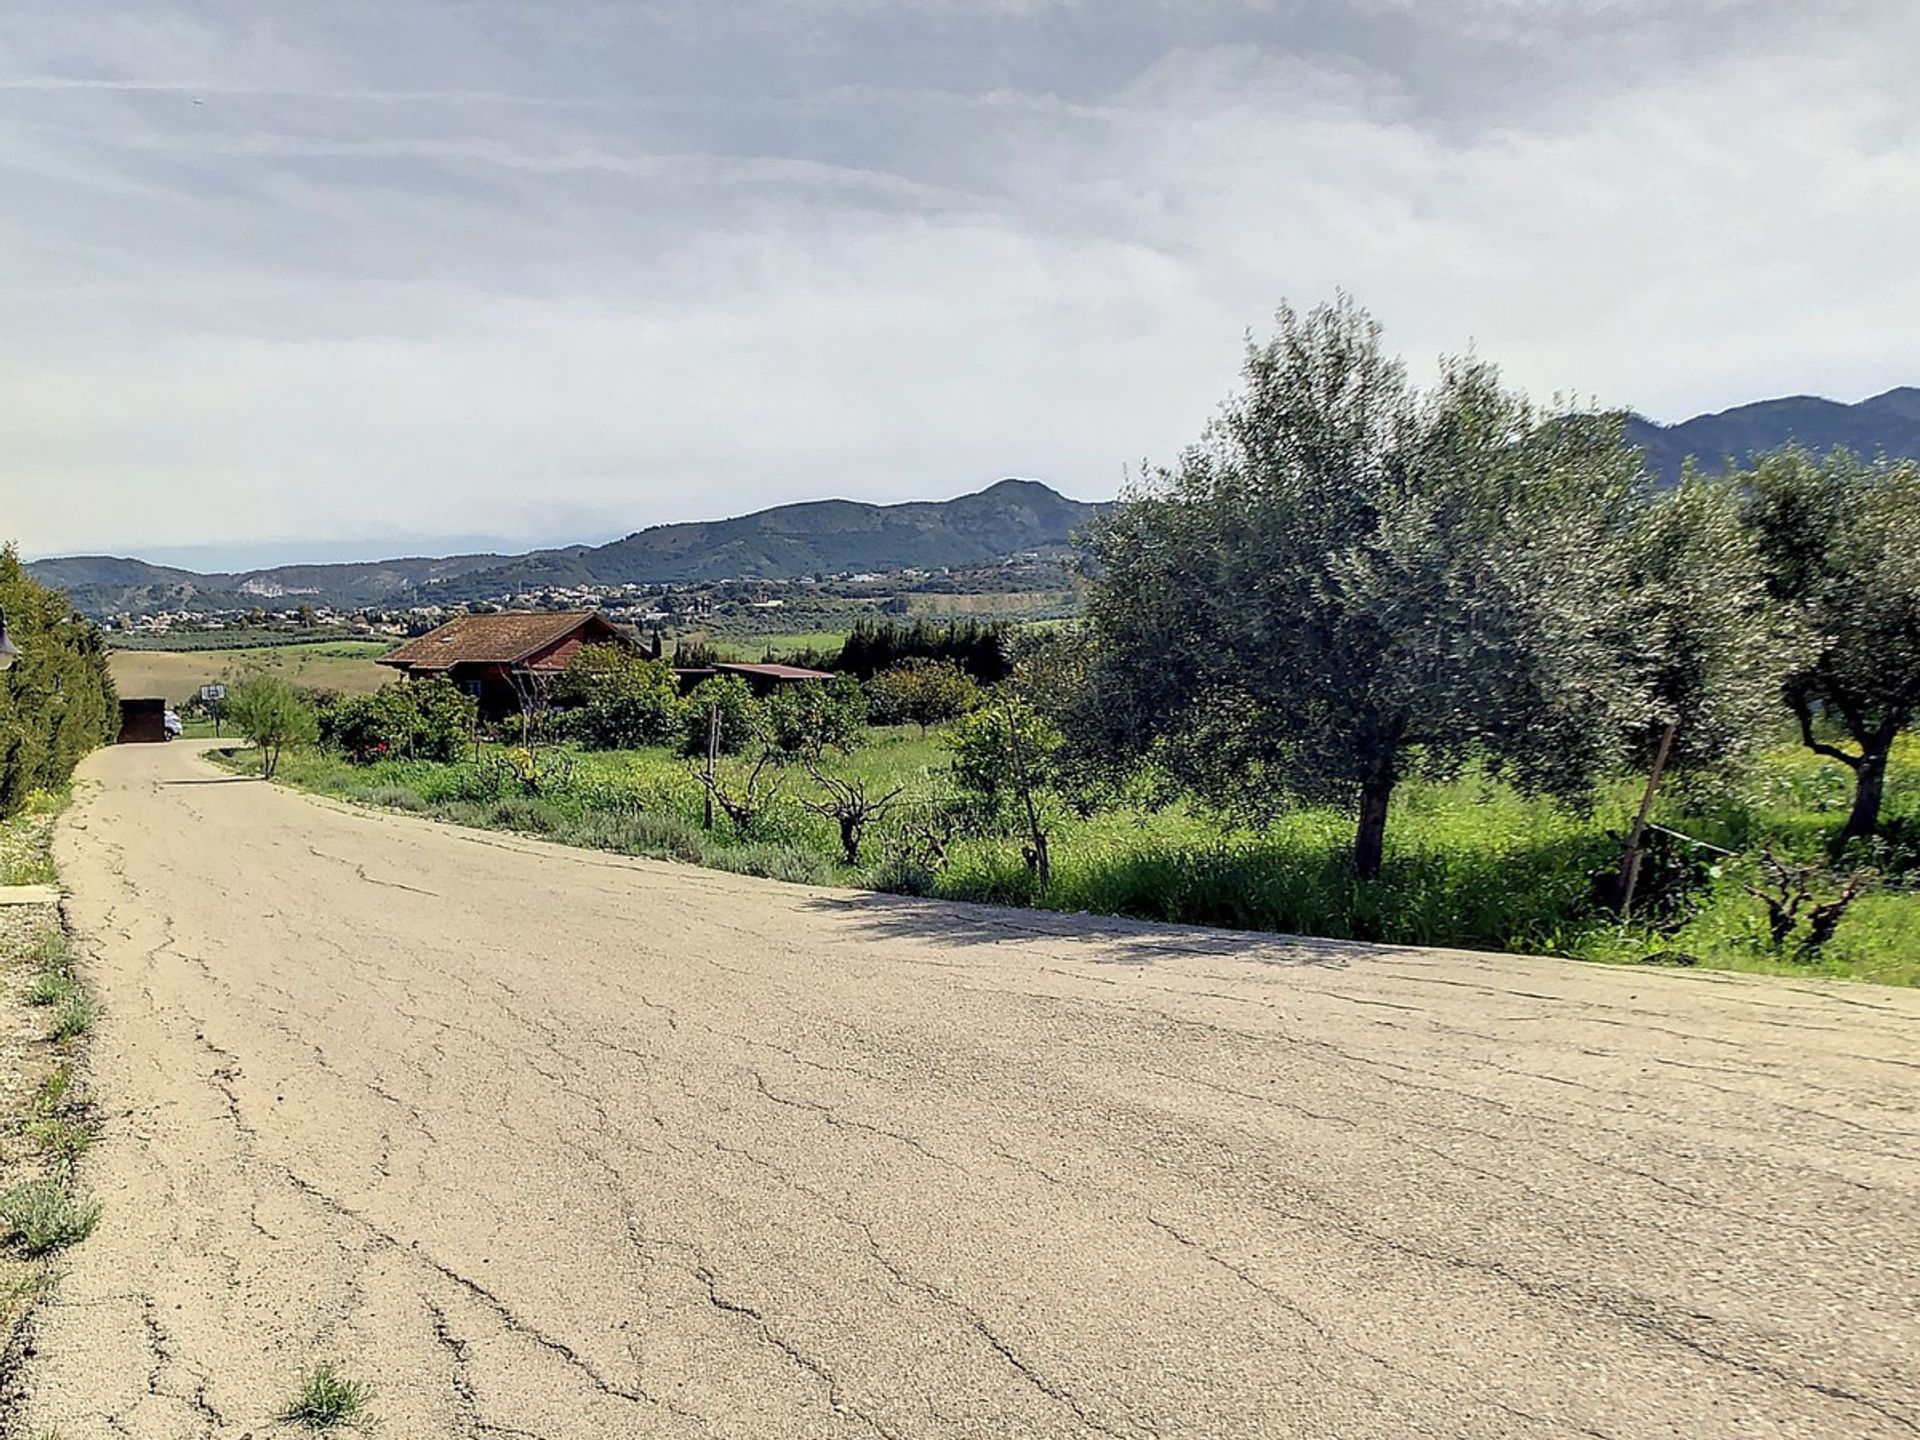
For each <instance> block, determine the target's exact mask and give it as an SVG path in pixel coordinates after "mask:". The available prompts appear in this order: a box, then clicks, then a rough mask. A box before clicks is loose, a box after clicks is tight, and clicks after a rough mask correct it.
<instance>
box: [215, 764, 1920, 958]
mask: <svg viewBox="0 0 1920 1440" xmlns="http://www.w3.org/2000/svg"><path fill="white" fill-rule="evenodd" d="M558 759H559V762H560V763H559V764H558V765H557V766H555V767H554V768H553V769H552V772H551V773H552V775H553V776H554V780H553V783H552V784H551V786H550V787H549V789H548V791H547V793H543V794H538V795H529V794H523V793H507V792H505V791H503V790H502V789H501V787H500V786H499V785H498V783H497V779H498V769H497V768H496V769H495V770H493V771H491V772H490V771H489V770H488V768H487V767H486V766H476V765H472V764H454V765H435V764H421V763H409V762H397V761H394V762H383V763H381V764H377V765H371V766H355V765H351V764H349V763H347V762H346V761H344V760H342V759H340V758H338V757H335V756H331V755H328V754H325V753H321V752H318V751H308V752H305V753H302V754H299V755H294V756H290V757H288V758H287V759H286V760H285V761H284V762H283V765H282V769H281V778H282V779H283V780H284V781H286V782H287V783H289V784H292V785H296V786H299V787H301V788H304V789H308V790H313V791H317V792H319V793H323V794H328V795H333V796H336V797H338V798H341V799H345V800H348V801H352V802H356V803H359V804H365V805H371V806H377V807H382V808H388V809H395V810H404V811H409V812H412V813H417V814H424V815H429V816H432V817H434V818H438V819H442V820H448V821H452V822H454V823H457V824H462V825H470V826H477V827H481V828H488V829H502V830H512V831H518V832H521V833H528V834H535V835H540V836H544V837H547V838H549V839H552V840H556V841H559V842H561V843H564V844H572V845H581V846H586V847H589V848H593V849H600V850H609V851H614V852H617V853H621V854H627V855H640V856H653V857H658V858H664V859H672V860H680V861H686V862H691V863H695V864H701V865H707V866H712V867H715V868H719V869H726V870H734V871H739V872H743V873H747V874H754V875H762V876H766V877H769V878H772V879H778V880H789V881H798V882H802V883H809V884H842V885H853V886H866V887H869V888H874V889H885V890H904V891H910V892H912V893H917V894H927V895H932V896H936V897H939V898H946V899H959V900H981V901H990V902H995V903H1001V904H1011V905H1027V906H1044V907H1046V908H1050V909H1055V910H1063V911H1087V912H1091V913H1095V914H1110V915H1126V916H1132V917H1136V918H1140V919H1147V920H1168V921H1178V922H1188V923H1194V924H1207V925H1222V926H1227V927H1231V928H1239V929H1253V930H1272V931H1279V932H1283V933H1293V934H1308V935H1323V936H1330V937H1335V938H1353V939H1363V940H1381V941H1388V942H1392V943H1400V944H1415V945H1448V946H1461V947H1466V948H1477V949H1489V950H1522V951H1534V952H1543V953H1550V954H1560V955H1570V956H1575V957H1578V958H1582V959H1587V960H1595V961H1602V962H1611V963H1642V962H1645V961H1647V960H1648V959H1649V957H1668V958H1670V959H1674V960H1677V961H1678V962H1679V963H1685V964H1698V965H1701V966H1705V967H1710V968H1717V969H1733V970H1747V971H1757V972H1769V973H1785V974H1799V975H1806V974H1819V975H1829V976H1845V977H1852V978H1856V979H1865V980H1872V981H1877V982H1880V983H1884V984H1896V985H1911V984H1916V983H1920V894H1916V893H1915V892H1914V891H1913V890H1912V889H1911V888H1909V886H1908V884H1907V883H1906V882H1905V881H1904V880H1902V879H1901V878H1899V870H1900V869H1901V868H1902V867H1900V866H1894V867H1890V868H1889V872H1888V875H1887V876H1886V877H1883V878H1882V879H1881V880H1880V881H1878V882H1876V885H1875V887H1874V888H1873V890H1872V892H1871V893H1869V894H1867V895H1865V896H1864V897H1863V898H1861V899H1860V900H1858V901H1857V902H1856V903H1855V904H1854V906H1853V908H1852V909H1851V910H1850V911H1849V912H1848V914H1847V916H1846V918H1845V920H1844V921H1843V922H1842V923H1841V925H1840V927H1839V930H1838V932H1837V933H1836V934H1835V936H1834V938H1833V940H1832V941H1831V942H1829V943H1828V944H1827V945H1826V946H1825V947H1823V948H1822V949H1821V950H1820V951H1819V952H1818V954H1817V955H1816V956H1812V957H1806V956H1796V955H1794V954H1793V953H1791V952H1782V951H1779V950H1777V949H1775V948H1774V947H1772V946H1771V945H1770V944H1769V943H1768V939H1767V933H1766V926H1765V923H1764V921H1765V916H1764V912H1763V910H1762V908H1761V906H1760V905H1759V903H1758V902H1757V901H1756V900H1755V899H1754V898H1753V897H1752V896H1751V895H1749V894H1748V893H1747V891H1746V889H1745V884H1746V883H1747V882H1748V881H1749V880H1751V879H1753V878H1754V876H1753V872H1752V863H1751V861H1750V860H1740V859H1732V860H1727V861H1725V862H1724V863H1723V864H1721V865H1720V866H1719V867H1718V869H1719V871H1720V873H1719V874H1717V875H1715V876H1712V877H1709V878H1708V879H1707V880H1706V881H1705V883H1703V884H1702V885H1701V886H1700V887H1698V888H1697V889H1696V890H1695V891H1694V893H1693V895H1692V897H1691V899H1690V901H1689V902H1688V905H1687V907H1686V909H1685V910H1683V911H1682V912H1681V913H1679V914H1677V915H1676V916H1675V917H1673V920H1672V921H1671V922H1670V923H1667V924H1665V925H1663V926H1662V927H1660V928H1658V929H1655V928H1652V927H1647V926H1628V927H1623V926H1621V925H1620V924H1619V923H1618V922H1617V921H1614V920H1612V919H1610V918H1609V917H1607V916H1606V915H1604V914H1602V913H1599V912H1597V911H1596V910H1595V909H1594V908H1593V907H1591V906H1590V905H1588V904H1587V903H1586V901H1587V895H1588V891H1589V885H1590V877H1591V876H1592V875H1593V873H1594V872H1596V871H1601V870H1605V869H1607V868H1608V867H1610V866H1611V865H1612V864H1613V863H1614V862H1615V861H1616V859H1617V857H1618V854H1619V847H1620V841H1619V838H1618V836H1619V834H1620V832H1622V831H1623V830H1624V829H1625V828H1626V825H1627V822H1628V819H1629V817H1630V815H1631V813H1632V809H1633V806H1634V804H1635V802H1636V800H1637V798H1638V794H1637V790H1636V788H1635V786H1634V785H1633V783H1632V782H1630V781H1623V782H1621V784H1620V785H1619V786H1617V787H1615V788H1614V789H1613V790H1611V791H1609V792H1608V793H1606V794H1603V795H1602V796H1601V797H1599V800H1598V802H1597V804H1596V805H1595V807H1594V808H1593V810H1592V811H1591V812H1590V813H1588V814H1585V815H1577V814H1573V813H1570V812H1568V811H1566V810H1564V809H1561V808H1558V807H1556V806H1554V805H1552V804H1551V803H1548V802H1545V801H1537V800H1528V799H1526V798H1524V797H1522V796H1520V795H1518V794H1516V793H1515V792H1514V791H1512V790H1511V789H1510V788H1508V787H1507V786H1505V785H1502V784H1499V783H1497V782H1494V781H1491V780H1487V779H1485V778H1482V777H1475V776H1469V777H1466V778H1463V779H1460V780H1457V781H1453V782H1449V783H1445V784H1440V783H1426V782H1415V783H1409V784H1406V785H1404V786H1402V787H1401V790H1400V792H1399V794H1398V795H1397V797H1396V800H1395V804H1394V813H1393V817H1392V821H1391V824H1390V826H1389V852H1388V858H1387V864H1386V867H1385V873H1384V874H1383V876H1382V878H1381V879H1380V880H1379V881H1378V882H1375V883H1372V884H1365V885H1363V884H1357V883H1356V882H1355V881H1354V880H1353V878H1352V876H1351V874H1350V873H1349V870H1348V864H1347V851H1348V847H1349V845H1350V844H1351V839H1352V822H1351V820H1350V819H1348V818H1346V817H1343V816H1341V815H1338V814H1335V813H1332V812H1328V811H1303V812H1299V813H1295V814H1293V815H1290V816H1288V817H1286V818H1285V819H1283V820H1282V821H1281V822H1280V823H1278V824H1276V825H1274V826H1272V827H1270V828H1268V829H1266V830H1264V831H1260V832H1257V833H1256V832H1251V831H1246V830H1239V829H1234V828H1230V827H1224V826H1222V825H1220V824H1218V823H1217V822H1215V821H1214V820H1212V819H1210V818H1208V817H1206V816H1203V815H1200V814H1196V813H1194V812H1192V811H1189V810H1187V809H1184V808H1179V807H1176V808H1173V809H1165V810H1157V811H1146V810H1138V809H1123V810H1119V811H1114V812H1108V813H1103V814H1099V815H1096V816H1093V817H1090V818H1079V817H1074V816H1071V815H1064V816H1062V817H1061V819H1060V822H1059V824H1058V826H1057V827H1056V828H1055V830H1054V832H1053V846H1052V848H1053V854H1054V872H1055V873H1054V884H1053V887H1052V889H1051V890H1050V891H1048V892H1047V893H1046V894H1045V895H1039V894H1037V893H1035V890H1034V888H1033V885H1032V881H1031V878H1030V877H1029V875H1028V873H1027V869H1026V866H1025V864H1024V863H1023V861H1022V860H1021V857H1020V853H1019V846H1018V844H1017V842H1014V841H1011V840H994V839H973V840H962V841H959V842H956V843H955V844H954V845H953V846H952V847H951V849H950V851H949V854H948V859H947V863H946V864H945V865H944V866H942V867H940V868H939V869H938V870H937V872H936V871H928V870H925V869H922V868H920V867H919V866H917V865H915V864H913V863H912V862H910V861H908V860H906V859H905V858H904V855H903V853H902V852H903V851H904V850H905V849H906V848H908V847H906V846H904V845H902V844H901V843H900V840H901V836H900V834H899V833H898V831H897V829H896V831H895V832H894V833H892V834H890V833H889V831H888V828H887V827H884V826H883V827H879V828H877V829H876V830H874V831H873V832H872V833H871V834H870V836H869V841H868V844H867V846H866V853H865V854H864V855H863V863H862V864H861V865H859V866H848V865H846V864H844V863H842V862H841V860H840V858H839V854H838V847H837V845H836V844H835V835H834V831H833V826H832V824H831V822H830V821H827V820H825V819H823V818H821V817H820V816H817V815H813V814H810V813H808V812H807V811H805V810H804V808H803V807H802V806H801V805H800V803H799V799H800V797H802V796H804V795H807V794H808V793H810V791H811V785H810V783H809V782H808V781H807V779H806V777H805V776H804V775H799V774H792V775H789V776H788V777H787V780H786V783H785V789H784V792H783V794H782V795H781V797H780V798H778V799H776V800H775V801H774V802H773V803H772V804H771V805H769V806H768V807H767V809H766V811H765V813H764V814H763V815H762V816H761V817H760V819H759V820H758V821H757V823H756V824H755V826H754V828H753V831H752V833H751V834H750V835H741V834H738V833H735V832H734V831H733V829H732V827H730V826H729V825H728V823H727V822H726V821H725V820H724V819H722V820H721V821H720V822H719V824H718V826H717V827H716V828H715V829H714V830H712V831H708V830H706V829H704V828H703V827H702V825H701V810H702V800H703V795H702V791H701V788H700V786H699V785H698V783H697V782H696V781H695V779H694V777H693V776H692V774H691V773H690V772H689V770H688V769H687V767H686V766H685V765H684V763H683V762H681V761H680V760H679V759H678V758H677V757H675V756H673V755H671V754H669V753H667V752H666V751H661V750H643V751H631V752H619V753H601V754H595V753H580V752H563V753H562V754H561V755H560V756H559V757H558ZM230 763H233V764H235V765H237V766H238V767H240V768H242V769H245V768H247V767H249V766H251V765H252V763H253V762H252V761H251V759H250V757H247V756H246V755H245V754H244V753H243V754H241V755H240V756H237V757H235V759H234V760H233V761H232V762H230ZM945 763H946V757H945V755H944V752H943V751H942V750H941V748H940V745H939V742H938V740H937V738H931V737H925V736H921V735H919V734H917V733H916V732H914V731H912V730H911V729H901V730H896V731H876V732H875V734H874V739H873V741H872V743H870V744H868V745H866V746H864V747H863V748H862V749H861V750H860V751H859V752H858V754H857V755H855V756H854V757H853V758H852V759H851V760H845V761H839V762H837V763H836V764H835V765H834V766H833V768H834V769H835V770H836V771H838V773H840V774H842V775H847V776H850V777H857V778H861V779H864V780H866V781H868V782H869V784H870V786H871V787H872V788H873V789H874V790H876V791H879V790H883V789H891V788H893V787H895V786H903V787H905V790H906V792H907V794H908V795H909V796H912V795H915V794H928V793H931V792H933V791H934V790H936V789H937V788H938V787H939V784H940V778H941V775H942V773H943V770H944V767H945ZM1847 794H1848V788H1847V778H1846V777H1845V775H1844V774H1843V773H1841V772H1840V770H1839V767H1837V766H1835V765H1832V764H1831V763H1830V762H1826V761H1822V760H1820V759H1818V757H1815V756H1813V755H1811V754H1808V753H1806V752H1804V751H1800V750H1797V749H1789V748H1783V749H1782V750H1780V751H1779V752H1777V753H1775V754H1773V755H1771V756H1769V757H1768V758H1767V760H1766V761H1765V763H1764V764H1763V765H1761V766H1760V767H1759V768H1758V769H1757V770H1756V771H1755V773H1754V774H1753V775H1752V776H1751V777H1749V778H1748V779H1747V780H1746V781H1744V782H1742V783H1741V784H1740V785H1737V786H1720V787H1717V788H1714V789H1711V790H1707V791H1703V792H1701V793H1698V794H1693V795H1688V794H1686V793H1685V792H1683V791H1681V790H1678V789H1676V790H1674V791H1673V792H1672V793H1671V794H1669V795H1668V796H1666V797H1664V798H1663V801H1662V805H1661V808H1660V810H1659V812H1658V816H1657V818H1659V819H1660V820H1662V821H1664V822H1665V823H1667V824H1669V825H1671V826H1673V827H1674V828H1676V829H1679V830H1683V831H1685V832H1686V833H1687V834H1689V835H1691V836H1694V837H1697V838H1698V839H1700V840H1703V841H1706V842H1709V843H1710V844H1712V845H1715V846H1719V847H1722V848H1724V849H1726V850H1729V851H1738V852H1743V853H1744V854H1746V855H1749V856H1751V855H1756V854H1757V853H1758V852H1759V851H1760V850H1761V849H1762V848H1763V847H1767V848H1771V849H1773V850H1774V851H1775V852H1776V853H1780V854H1783V855H1794V856H1813V855H1817V854H1818V853H1819V850H1820V846H1821V843H1822V842H1823V841H1824V839H1825V837H1826V836H1827V834H1828V833H1830V831H1831V829H1832V828H1833V827H1834V826H1835V825H1836V824H1837V823H1838V818H1839V816H1840V815H1841V814H1842V813H1844V807H1845V803H1846V798H1847ZM1889 795H1890V798H1889V806H1888V809H1889V813H1890V815H1891V816H1892V821H1893V828H1894V829H1895V830H1896V831H1898V830H1902V829H1906V828H1910V827H1912V826H1913V821H1911V820H1910V819H1909V818H1908V817H1909V815H1910V814H1912V813H1914V812H1920V746H1914V745H1903V747H1902V749H1901V751H1900V754H1899V757H1898V763H1897V765H1896V767H1895V770H1894V773H1893V776H1892V779H1891V785H1890V792H1889ZM896 825H897V820H896Z"/></svg>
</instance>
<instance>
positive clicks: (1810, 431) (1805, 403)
mask: <svg viewBox="0 0 1920 1440" xmlns="http://www.w3.org/2000/svg"><path fill="white" fill-rule="evenodd" d="M1789 441H1793V442H1796V443H1798V444H1800V445H1804V446H1805V447H1806V448H1807V449H1809V450H1812V451H1813V452H1815V453H1816V454H1819V453H1823V452H1825V451H1828V450H1831V449H1833V448H1834V447H1835V446H1840V445H1844V446H1846V447H1847V448H1848V449H1850V450H1855V451H1858V452H1859V453H1860V454H1862V455H1868V456H1871V455H1874V454H1876V453H1878V452H1880V451H1883V450H1884V451H1885V452H1886V453H1887V454H1888V455H1890V456H1894V457H1899V458H1910V459H1920V389H1916V388H1914V387H1913V386H1910V385H1907V386H1902V387H1900V388H1899V389H1897V390H1889V391H1887V392H1886V393H1885V394H1884V395H1875V396H1874V397H1873V398H1872V399H1870V400H1862V401H1860V402H1859V403H1858V404H1856V405H1843V404H1841V403H1840V402H1838V401H1836V400H1822V399H1820V398H1819V397H1818V396H1814V395H1793V396H1788V397H1786V398H1784V399H1780V400H1762V401H1759V402H1758V403H1756V404H1753V405H1739V406H1736V407H1734V408H1733V409H1731V410H1722V411H1720V412H1718V413H1717V414H1713V415H1696V416H1695V417H1694V418H1693V419H1691V420H1684V421H1682V422H1680V423H1679V424H1677V425H1658V424H1655V423H1654V422H1653V421H1651V420H1648V419H1645V418H1644V417H1642V416H1639V415H1633V416H1629V417H1628V419H1627V443H1628V444H1630V445H1637V446H1639V447H1640V449H1641V451H1642V452H1643V453H1644V454H1645V455H1646V460H1647V468H1648V470H1650V471H1651V472H1652V473H1653V474H1654V475H1655V476H1657V477H1658V478H1659V479H1660V480H1661V481H1663V482H1665V483H1668V484H1671V483H1672V482H1673V481H1675V480H1678V479H1679V478H1680V471H1681V468H1682V466H1683V465H1684V463H1685V462H1686V460H1687V458H1688V457H1689V456H1691V457H1692V458H1693V459H1694V460H1695V461H1696V462H1698V463H1699V464H1700V465H1701V466H1702V467H1704V468H1705V469H1707V470H1710V471H1712V470H1718V469H1721V468H1722V467H1723V466H1724V465H1726V464H1727V463H1728V462H1731V463H1733V464H1735V465H1743V464H1745V463H1746V461H1747V460H1748V459H1749V458H1750V457H1751V456H1752V455H1754V454H1755V453H1756V452H1758V451H1762V450H1772V449H1775V448H1777V447H1779V446H1781V445H1785V444H1787V443H1788V442H1789Z"/></svg>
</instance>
